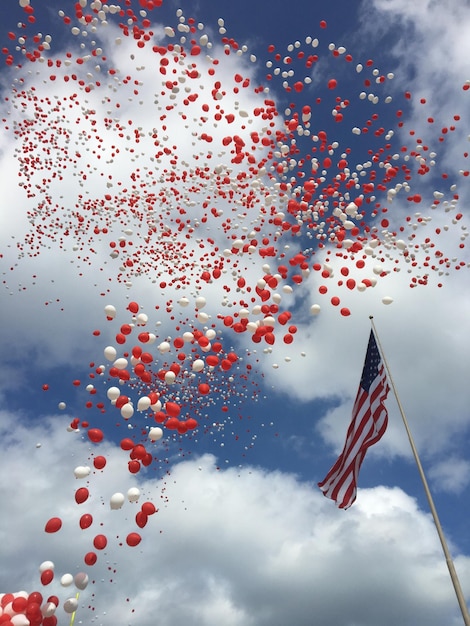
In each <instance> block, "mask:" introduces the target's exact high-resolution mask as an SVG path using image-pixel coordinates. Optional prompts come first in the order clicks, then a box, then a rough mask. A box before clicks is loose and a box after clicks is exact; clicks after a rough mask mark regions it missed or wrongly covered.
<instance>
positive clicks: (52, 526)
mask: <svg viewBox="0 0 470 626" xmlns="http://www.w3.org/2000/svg"><path fill="white" fill-rule="evenodd" d="M61 528H62V520H61V519H60V517H51V519H50V520H48V521H47V522H46V526H45V527H44V530H45V531H46V533H56V532H57V531H59V530H60V529H61Z"/></svg>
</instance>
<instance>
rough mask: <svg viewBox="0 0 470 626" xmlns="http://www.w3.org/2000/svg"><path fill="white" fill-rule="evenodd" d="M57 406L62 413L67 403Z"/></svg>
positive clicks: (60, 403)
mask: <svg viewBox="0 0 470 626" xmlns="http://www.w3.org/2000/svg"><path fill="white" fill-rule="evenodd" d="M57 406H58V407H59V409H60V410H61V411H63V410H64V409H65V407H66V406H67V405H66V404H65V402H59V404H58V405H57Z"/></svg>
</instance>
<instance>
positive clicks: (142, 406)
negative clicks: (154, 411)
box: [137, 396, 150, 411]
mask: <svg viewBox="0 0 470 626" xmlns="http://www.w3.org/2000/svg"><path fill="white" fill-rule="evenodd" d="M149 406H150V398H149V397H148V396H142V397H141V398H139V401H138V402H137V410H138V411H146V410H147V409H148V408H149Z"/></svg>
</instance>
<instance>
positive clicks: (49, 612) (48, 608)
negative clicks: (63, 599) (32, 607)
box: [41, 602, 57, 617]
mask: <svg viewBox="0 0 470 626" xmlns="http://www.w3.org/2000/svg"><path fill="white" fill-rule="evenodd" d="M56 609H57V607H56V605H55V604H54V603H53V602H46V603H45V604H43V605H42V607H41V613H42V614H43V616H44V617H52V616H53V615H54V613H55V611H56Z"/></svg>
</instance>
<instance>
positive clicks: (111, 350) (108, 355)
mask: <svg viewBox="0 0 470 626" xmlns="http://www.w3.org/2000/svg"><path fill="white" fill-rule="evenodd" d="M116 356H117V351H116V348H115V347H114V346H106V348H105V349H104V358H105V359H107V360H108V361H114V359H115V358H116Z"/></svg>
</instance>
